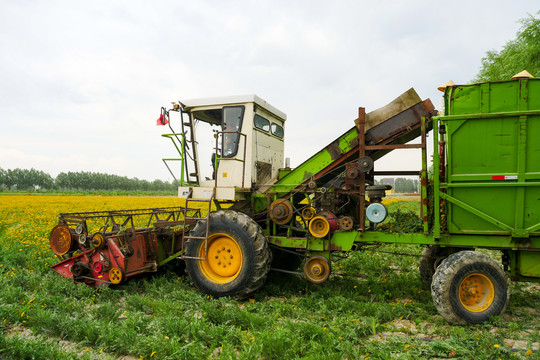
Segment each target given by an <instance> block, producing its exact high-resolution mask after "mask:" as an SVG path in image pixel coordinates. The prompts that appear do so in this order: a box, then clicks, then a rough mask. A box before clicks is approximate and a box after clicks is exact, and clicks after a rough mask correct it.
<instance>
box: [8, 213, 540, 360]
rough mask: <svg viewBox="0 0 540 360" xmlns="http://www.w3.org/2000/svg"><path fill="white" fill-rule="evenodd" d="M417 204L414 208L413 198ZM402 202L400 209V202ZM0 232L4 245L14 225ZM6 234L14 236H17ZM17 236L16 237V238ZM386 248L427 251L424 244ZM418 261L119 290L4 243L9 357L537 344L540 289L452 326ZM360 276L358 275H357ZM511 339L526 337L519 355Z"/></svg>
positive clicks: (435, 351)
mask: <svg viewBox="0 0 540 360" xmlns="http://www.w3.org/2000/svg"><path fill="white" fill-rule="evenodd" d="M405 205H407V206H409V205H408V204H405ZM396 206H397V205H396ZM13 226H17V225H15V224H10V225H5V227H4V228H0V238H2V240H3V241H2V242H3V243H6V241H13V242H16V241H17V240H18V239H17V238H16V235H12V234H16V232H13V231H11V232H9V231H7V230H8V229H7V227H13ZM8 234H9V235H8ZM8 236H10V237H11V236H13V237H12V238H7V237H8ZM378 250H383V251H389V252H400V253H408V254H413V255H418V254H419V253H420V252H421V250H422V249H421V248H420V247H417V246H406V245H388V246H385V247H383V248H380V249H378ZM417 263H418V257H416V256H399V255H392V254H388V253H382V252H377V251H365V252H354V253H351V254H350V256H349V257H348V258H346V259H343V260H340V261H335V262H334V263H333V264H332V268H333V270H334V273H336V274H340V275H333V276H331V277H330V279H329V280H328V281H327V282H325V283H323V284H321V285H315V284H311V283H309V282H307V281H306V280H305V279H303V278H301V277H298V276H295V275H286V274H281V273H271V274H270V276H269V277H268V279H267V282H266V284H265V286H264V287H263V288H262V289H261V290H259V291H258V292H257V293H256V294H254V295H253V297H252V298H251V299H246V300H245V301H236V300H232V299H229V298H219V299H215V298H212V297H208V296H206V295H204V294H200V293H198V292H197V291H196V290H195V289H194V288H193V287H192V286H191V285H190V283H189V279H188V278H186V277H185V276H179V275H178V274H176V273H173V272H167V271H165V272H162V273H158V274H155V275H151V276H144V277H141V278H138V279H134V280H131V281H128V282H127V283H125V284H123V285H121V286H117V287H116V288H106V289H93V288H89V287H87V286H84V285H80V284H74V283H71V282H70V281H69V280H67V279H64V278H61V277H60V276H58V275H57V274H56V273H54V272H53V271H52V270H51V269H50V268H49V267H48V266H47V265H46V264H49V265H50V264H52V258H51V257H48V258H47V257H44V258H41V259H35V258H28V257H26V255H25V252H24V251H22V252H21V251H18V248H17V247H13V248H11V247H10V248H4V249H1V250H0V265H2V267H0V289H2V291H0V359H79V358H82V359H97V358H99V359H116V358H119V357H121V356H131V357H130V358H129V359H139V358H140V357H142V358H143V359H214V358H219V359H296V358H307V359H366V358H370V359H418V358H424V359H428V358H434V357H435V358H450V357H451V358H459V359H469V358H474V359H499V358H500V359H515V358H518V357H519V358H538V357H539V354H538V352H536V353H532V354H531V355H530V356H527V355H526V350H527V349H532V346H533V345H532V344H533V343H535V342H539V341H540V335H539V330H538V329H540V316H539V313H540V310H539V309H540V295H539V292H538V287H534V286H532V284H529V283H513V284H512V295H511V300H510V305H509V307H508V310H507V312H506V314H504V315H502V316H499V317H495V318H493V319H491V320H490V321H489V322H487V323H485V324H482V325H474V326H473V325H471V326H452V325H450V324H448V323H447V322H446V321H444V320H443V319H442V318H441V317H440V316H439V315H438V314H437V312H436V309H435V307H434V306H433V304H432V302H431V296H430V293H429V289H427V288H425V287H424V286H423V285H422V284H421V282H420V280H419V278H418V271H417ZM359 275H361V276H359ZM505 339H507V341H508V340H524V341H525V342H526V346H525V349H519V350H518V351H514V350H512V349H511V347H508V346H506V345H505Z"/></svg>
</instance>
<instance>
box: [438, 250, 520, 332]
mask: <svg viewBox="0 0 540 360" xmlns="http://www.w3.org/2000/svg"><path fill="white" fill-rule="evenodd" d="M431 296H432V297H433V303H434V304H435V307H436V308H437V310H438V311H439V314H440V315H441V316H442V317H444V318H445V319H446V320H448V321H449V322H452V323H455V324H461V325H465V324H479V323H482V322H484V321H486V320H488V319H489V318H490V317H491V316H494V315H500V314H502V313H503V312H504V311H505V310H506V306H507V304H508V300H509V298H510V290H509V286H508V279H507V278H506V275H505V273H504V271H503V269H502V267H501V265H500V264H498V263H497V262H496V261H495V260H493V259H492V258H491V257H489V256H487V255H485V254H483V253H479V252H475V251H460V252H458V253H455V254H452V255H450V256H448V257H447V258H446V259H445V260H443V261H442V263H441V264H440V265H439V267H438V268H437V270H436V271H435V274H434V275H433V282H432V284H431Z"/></svg>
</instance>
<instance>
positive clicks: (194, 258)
mask: <svg viewBox="0 0 540 360" xmlns="http://www.w3.org/2000/svg"><path fill="white" fill-rule="evenodd" d="M192 195H193V190H191V189H190V191H189V194H188V196H187V197H186V205H185V208H184V229H185V228H186V225H187V221H188V220H206V232H205V234H204V236H192V235H190V234H189V233H188V234H187V235H184V240H190V239H194V240H204V257H197V256H186V255H185V253H184V244H185V241H183V242H182V259H192V260H206V257H207V254H208V232H209V231H210V211H211V210H212V202H213V201H214V197H215V195H216V188H214V189H213V190H212V196H210V198H209V199H192V198H191V196H192ZM189 201H192V202H201V203H208V212H207V213H206V216H205V217H194V216H188V202H189Z"/></svg>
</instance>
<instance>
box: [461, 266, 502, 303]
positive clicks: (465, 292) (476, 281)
mask: <svg viewBox="0 0 540 360" xmlns="http://www.w3.org/2000/svg"><path fill="white" fill-rule="evenodd" d="M494 296H495V289H494V288H493V283H492V282H491V280H490V279H489V278H488V277H486V276H485V275H482V274H471V275H469V276H467V277H466V278H465V279H463V281H462V282H461V284H459V301H460V302H461V305H463V307H465V309H467V310H469V311H472V312H481V311H484V310H486V309H487V308H489V307H490V306H491V304H492V303H493V298H494Z"/></svg>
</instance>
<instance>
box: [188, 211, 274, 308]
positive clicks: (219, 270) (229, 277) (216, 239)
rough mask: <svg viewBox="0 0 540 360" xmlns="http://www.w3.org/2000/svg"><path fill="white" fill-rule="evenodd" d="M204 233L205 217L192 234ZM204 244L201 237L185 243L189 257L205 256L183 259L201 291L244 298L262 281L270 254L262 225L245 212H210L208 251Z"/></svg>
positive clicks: (267, 269) (264, 277) (201, 235)
mask: <svg viewBox="0 0 540 360" xmlns="http://www.w3.org/2000/svg"><path fill="white" fill-rule="evenodd" d="M205 234H206V221H199V222H198V223H197V225H196V226H195V228H194V229H193V230H192V231H191V236H195V237H204V236H205ZM205 247H206V245H205V241H204V240H202V239H190V240H188V242H187V243H186V255H187V257H188V258H189V257H198V258H203V257H206V259H205V260H196V259H186V270H187V272H188V274H189V276H190V277H191V280H192V282H193V284H194V285H195V286H196V287H197V289H199V290H200V291H201V292H203V293H205V294H209V295H212V296H232V297H235V298H238V299H243V298H246V297H247V296H248V295H249V294H251V293H253V292H255V291H256V290H257V289H259V288H260V287H261V286H262V285H263V284H264V281H265V280H266V276H267V275H268V271H269V270H270V263H271V258H272V255H271V252H270V249H269V248H268V244H267V241H266V238H265V237H264V235H263V232H262V229H261V227H260V226H259V225H258V224H257V223H256V222H255V221H253V219H251V218H250V217H249V216H248V215H246V214H243V213H240V212H236V211H232V210H220V211H216V212H213V213H211V214H210V228H209V231H208V253H207V254H205V252H206V249H205ZM205 255H206V256H205Z"/></svg>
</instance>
